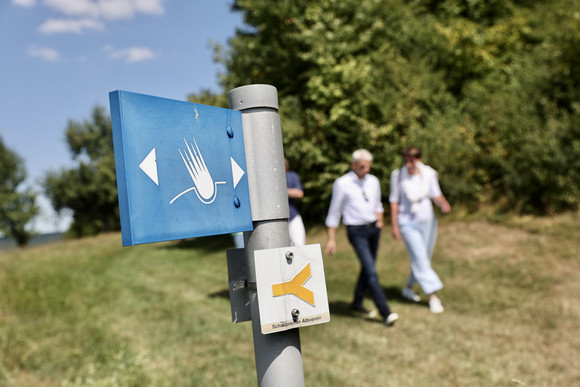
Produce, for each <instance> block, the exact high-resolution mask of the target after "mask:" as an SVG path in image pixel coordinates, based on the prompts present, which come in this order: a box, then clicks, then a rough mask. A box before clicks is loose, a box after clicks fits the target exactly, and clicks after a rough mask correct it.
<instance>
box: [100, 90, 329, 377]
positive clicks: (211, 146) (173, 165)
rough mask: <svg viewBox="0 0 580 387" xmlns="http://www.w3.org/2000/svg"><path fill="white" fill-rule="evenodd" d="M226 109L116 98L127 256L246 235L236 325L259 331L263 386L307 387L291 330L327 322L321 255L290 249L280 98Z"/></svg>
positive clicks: (249, 97) (236, 93) (243, 101)
mask: <svg viewBox="0 0 580 387" xmlns="http://www.w3.org/2000/svg"><path fill="white" fill-rule="evenodd" d="M229 99H230V107H231V108H232V109H233V110H231V109H220V108H216V107H211V106H205V105H199V104H192V103H187V102H181V101H173V100H168V99H164V98H157V97H152V96H146V95H142V94H136V93H129V92H125V91H115V92H112V93H110V102H111V119H112V124H113V139H114V145H115V164H116V168H117V182H118V183H117V185H118V189H119V207H120V212H121V228H122V234H123V244H124V245H134V244H139V243H149V242H157V241H164V240H171V239H181V238H189V237H200V236H206V235H216V234H225V233H234V232H241V231H244V242H245V248H244V249H235V250H228V251H227V259H228V276H229V283H230V298H231V303H232V320H233V322H243V321H249V320H251V321H252V330H253V337H254V352H255V359H256V371H257V377H258V385H259V386H265V387H269V386H272V387H273V386H276V387H280V386H282V387H283V386H304V370H303V365H302V353H301V348H300V335H299V330H298V329H293V328H299V327H301V326H308V325H314V324H320V323H324V322H328V321H329V320H330V315H329V309H328V298H327V294H326V282H325V279H324V268H323V265H322V254H321V250H320V245H310V246H292V247H289V246H290V238H289V234H288V218H289V210H288V196H287V188H286V176H285V167H284V153H283V145H282V130H281V124H280V117H279V115H278V95H277V91H276V88H275V87H273V86H269V85H249V86H242V87H239V88H236V89H233V90H231V91H230V93H229Z"/></svg>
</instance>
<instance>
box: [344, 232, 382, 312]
mask: <svg viewBox="0 0 580 387" xmlns="http://www.w3.org/2000/svg"><path fill="white" fill-rule="evenodd" d="M346 230H347V234H348V240H349V241H350V244H351V245H352V247H354V250H355V251H356V255H357V256H358V260H359V261H360V264H361V271H360V275H359V278H358V282H357V284H356V288H355V292H354V302H353V307H355V308H356V307H360V306H362V303H363V298H364V296H365V294H366V291H367V289H369V290H370V292H371V296H372V297H373V301H374V302H375V305H376V306H377V309H378V310H379V312H380V313H381V315H382V316H383V317H387V316H388V315H389V314H390V313H391V311H390V310H389V306H388V305H387V297H386V296H385V293H384V292H383V288H382V287H381V284H380V283H379V276H378V274H377V270H376V268H375V261H376V259H377V250H378V248H379V239H380V236H381V229H380V228H377V227H376V226H375V225H374V224H372V225H365V226H347V228H346Z"/></svg>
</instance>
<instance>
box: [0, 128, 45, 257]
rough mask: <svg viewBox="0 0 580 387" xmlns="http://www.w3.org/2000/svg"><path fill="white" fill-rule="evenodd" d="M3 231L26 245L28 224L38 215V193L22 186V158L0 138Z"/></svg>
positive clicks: (20, 243) (29, 234) (0, 221)
mask: <svg viewBox="0 0 580 387" xmlns="http://www.w3.org/2000/svg"><path fill="white" fill-rule="evenodd" d="M0 175H1V176H2V179H0V231H2V232H4V233H5V234H6V235H7V236H9V237H12V238H14V239H15V240H16V244H17V245H18V246H26V245H27V244H28V241H29V240H30V237H31V235H32V234H31V232H30V231H28V230H26V225H27V224H28V222H30V220H31V219H32V218H34V217H35V216H36V215H37V214H38V207H37V205H36V203H35V200H36V194H35V193H34V192H32V190H31V189H30V188H20V187H21V185H22V183H23V182H24V180H26V171H25V169H24V166H23V162H22V159H21V158H20V157H18V155H17V154H16V153H14V152H12V151H11V150H10V149H8V148H7V147H6V146H5V145H4V142H3V141H2V138H1V137H0Z"/></svg>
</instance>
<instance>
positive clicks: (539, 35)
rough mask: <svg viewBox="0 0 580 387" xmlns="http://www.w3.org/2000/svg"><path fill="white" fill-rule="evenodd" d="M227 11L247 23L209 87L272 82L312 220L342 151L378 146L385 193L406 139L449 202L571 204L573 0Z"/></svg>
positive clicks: (304, 0)
mask: <svg viewBox="0 0 580 387" xmlns="http://www.w3.org/2000/svg"><path fill="white" fill-rule="evenodd" d="M233 9H234V10H236V11H239V12H241V13H242V15H243V17H244V21H245V23H246V24H245V26H244V27H243V28H242V29H240V30H239V31H238V32H237V34H236V36H235V37H234V38H233V39H231V40H230V42H229V47H228V49H227V50H226V49H224V48H223V47H216V57H217V59H218V60H219V61H221V62H222V63H223V64H224V66H225V68H226V73H224V74H222V86H223V88H224V91H228V90H230V89H232V88H234V87H238V86H240V85H245V84H252V83H267V84H272V85H274V86H276V87H277V89H278V93H279V100H280V113H281V118H282V129H283V132H284V133H283V138H284V146H285V152H286V157H288V159H289V160H290V161H291V163H292V165H293V166H294V167H295V168H296V169H297V170H298V172H299V173H300V174H301V176H302V178H303V182H304V186H305V189H306V196H305V198H304V200H303V201H302V202H303V206H304V208H303V211H302V212H303V213H304V214H305V216H307V217H309V218H310V219H311V220H312V219H313V220H320V219H322V217H323V216H324V213H325V212H326V207H327V203H328V201H329V196H330V192H331V189H330V187H331V184H332V181H333V180H334V179H336V177H338V176H339V175H340V174H342V173H344V172H345V171H346V170H347V169H348V161H349V155H350V152H352V150H354V149H355V148H359V147H365V148H367V149H369V150H370V151H371V152H372V153H373V154H375V155H376V156H377V157H376V159H375V162H374V163H373V169H374V173H375V174H376V175H377V176H378V177H379V179H380V180H381V182H382V188H383V192H384V193H386V192H388V189H389V179H388V175H389V173H390V171H391V170H392V169H394V168H396V167H399V166H400V165H401V161H400V157H399V154H400V151H401V150H402V149H403V148H404V147H405V146H407V145H409V144H416V145H419V146H421V147H423V148H424V154H425V155H426V158H427V160H428V161H429V163H430V164H431V165H433V166H434V167H435V168H436V169H437V170H438V171H439V172H440V174H441V176H442V178H441V183H442V185H443V188H444V190H445V192H446V194H447V196H448V197H449V198H450V200H451V201H453V202H461V203H463V204H466V205H468V206H470V207H477V206H478V205H479V204H480V203H483V202H485V201H494V202H498V201H500V202H502V203H503V204H505V206H506V208H509V209H511V210H517V211H522V212H539V213H544V214H545V213H553V212H557V211H564V210H567V209H574V208H577V207H578V205H579V203H580V195H579V194H578V193H579V192H580V178H579V176H578V175H579V172H578V171H579V170H580V168H578V165H579V161H578V158H577V156H576V155H577V154H578V152H579V151H580V137H579V134H580V133H579V132H580V129H579V124H578V122H579V121H578V116H579V114H580V93H579V88H580V62H579V60H578V58H580V55H579V53H580V48H579V47H580V28H578V25H579V23H580V19H579V18H578V15H579V14H580V3H578V2H577V1H572V0H554V1H546V0H537V1H531V0H501V1H500V0H492V1H490V0H389V1H387V0H383V1H381V0H356V1H355V0H343V1H334V0H295V1H290V0H284V1H280V2H277V3H276V6H275V7H273V6H272V5H271V2H269V1H266V0H237V1H236V2H235V4H234V6H233ZM195 97H196V96H195V95H193V96H191V98H192V99H195ZM204 97H205V99H208V96H207V95H205V96H204Z"/></svg>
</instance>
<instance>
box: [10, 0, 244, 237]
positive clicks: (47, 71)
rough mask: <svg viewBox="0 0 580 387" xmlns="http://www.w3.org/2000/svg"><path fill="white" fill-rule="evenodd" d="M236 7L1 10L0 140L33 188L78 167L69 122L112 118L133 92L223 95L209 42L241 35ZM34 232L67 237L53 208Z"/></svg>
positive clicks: (51, 1) (176, 1)
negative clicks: (105, 114)
mask: <svg viewBox="0 0 580 387" xmlns="http://www.w3.org/2000/svg"><path fill="white" fill-rule="evenodd" d="M232 2H233V0H0V53H1V54H0V58H1V59H0V136H1V137H2V138H3V140H4V143H5V144H6V145H7V146H8V147H9V148H10V149H11V150H13V151H15V152H16V153H17V154H18V155H19V156H20V157H21V158H23V159H24V161H25V167H26V170H27V172H28V175H29V184H31V185H35V187H36V189H40V188H39V186H38V185H37V182H38V180H39V179H40V178H42V176H44V174H45V173H46V172H47V171H49V170H58V169H60V168H62V167H68V166H71V165H72V159H71V155H70V152H69V150H68V147H67V144H66V141H65V139H64V131H65V129H66V127H67V123H68V121H69V120H71V119H72V120H75V121H84V120H85V119H89V118H90V114H91V112H92V109H93V108H94V106H96V105H100V106H103V107H105V108H106V109H107V111H108V109H109V101H108V93H109V92H110V91H113V90H118V89H121V90H128V91H134V92H138V93H144V94H151V95H155V96H159V97H165V98H172V99H177V100H185V99H186V97H187V95H188V94H189V93H192V92H196V91H200V90H201V89H205V88H207V89H212V90H217V83H218V81H217V79H218V71H219V70H220V68H219V66H218V65H217V64H215V63H214V62H213V59H212V56H213V52H212V49H211V46H210V42H217V43H221V44H226V42H227V40H228V39H229V38H231V37H233V36H234V34H235V30H236V27H241V26H242V19H241V15H239V14H237V13H232V12H231V11H230V4H231V3H232ZM40 204H41V205H42V208H43V211H42V214H41V216H40V217H39V218H38V219H37V220H36V221H35V222H34V224H33V226H34V228H35V229H36V230H38V231H40V232H50V231H60V230H63V229H64V228H66V227H67V224H68V222H69V218H68V217H67V216H64V217H61V218H60V219H58V218H55V214H53V213H52V211H51V209H50V206H49V205H48V203H47V201H46V199H43V198H41V199H40Z"/></svg>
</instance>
